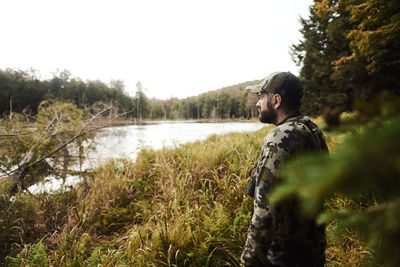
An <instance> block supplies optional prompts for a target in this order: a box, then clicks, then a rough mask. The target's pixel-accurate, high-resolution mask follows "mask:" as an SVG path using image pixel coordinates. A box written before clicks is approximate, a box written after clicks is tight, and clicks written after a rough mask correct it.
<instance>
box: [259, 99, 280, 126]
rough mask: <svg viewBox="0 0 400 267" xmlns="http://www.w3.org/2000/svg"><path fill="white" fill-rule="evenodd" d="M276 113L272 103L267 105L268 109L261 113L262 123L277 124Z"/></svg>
mask: <svg viewBox="0 0 400 267" xmlns="http://www.w3.org/2000/svg"><path fill="white" fill-rule="evenodd" d="M276 117H277V114H276V111H275V110H274V109H273V107H272V104H271V103H270V102H268V103H267V109H266V110H263V111H261V112H260V121H261V122H262V123H273V124H275V122H276Z"/></svg>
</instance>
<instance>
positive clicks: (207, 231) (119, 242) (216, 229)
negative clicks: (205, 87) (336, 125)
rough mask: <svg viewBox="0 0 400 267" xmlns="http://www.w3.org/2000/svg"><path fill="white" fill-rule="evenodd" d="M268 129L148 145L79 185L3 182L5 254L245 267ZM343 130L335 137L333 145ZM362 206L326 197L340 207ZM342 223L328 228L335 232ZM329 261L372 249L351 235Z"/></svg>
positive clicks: (0, 204) (56, 262) (353, 261)
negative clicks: (34, 191)
mask: <svg viewBox="0 0 400 267" xmlns="http://www.w3.org/2000/svg"><path fill="white" fill-rule="evenodd" d="M269 130H270V128H269V127H265V128H263V129H261V130H259V131H256V132H252V133H231V134H228V135H224V136H215V135H214V136H211V137H210V138H208V139H207V140H206V141H203V142H195V143H190V144H185V145H180V146H179V147H176V148H164V149H162V150H158V151H154V150H143V151H141V153H140V154H139V155H138V157H137V160H136V162H134V163H133V162H131V161H128V160H118V161H110V162H108V163H107V164H105V165H103V166H102V167H100V168H98V169H97V170H96V171H95V172H94V173H92V174H90V176H88V177H86V179H85V182H84V183H83V184H82V185H80V186H79V187H76V188H74V189H73V190H71V191H69V192H67V193H60V194H54V195H45V194H42V195H27V194H19V195H17V196H16V197H15V199H14V200H13V202H9V201H8V199H9V196H8V195H7V193H6V192H7V190H6V188H7V184H6V183H5V182H3V181H2V183H1V184H2V187H3V188H2V189H1V190H2V193H1V194H2V195H1V199H0V227H1V236H0V243H1V248H0V251H1V252H0V253H1V255H0V256H1V260H2V261H3V263H4V264H11V266H26V265H28V264H30V265H38V266H49V265H52V266H98V264H102V265H103V266H227V265H228V266H229V265H231V266H238V265H239V256H240V253H241V251H242V247H243V244H244V242H245V238H246V231H247V227H248V224H249V220H250V218H251V214H252V210H253V203H252V199H251V198H250V197H248V196H246V195H245V194H244V190H245V188H246V186H247V178H248V176H247V175H248V172H249V170H250V169H251V167H253V165H254V164H255V163H256V161H257V157H258V154H259V151H260V149H261V145H262V141H263V138H264V137H265V135H266V134H267V133H268V131H269ZM344 136H345V133H339V132H338V133H331V134H329V135H328V138H327V139H328V143H329V146H330V149H331V150H333V151H334V150H335V147H336V146H337V144H339V143H340V142H341V140H342V139H343V137H344ZM349 205H352V206H354V208H358V207H359V205H358V204H357V203H355V202H350V201H346V200H345V199H342V198H340V197H337V198H335V199H331V200H329V201H328V202H327V207H328V208H330V209H340V208H341V207H344V206H346V207H347V206H349ZM334 228H335V224H334V223H332V224H331V225H329V226H328V231H332V230H333V229H334ZM328 245H329V247H328V249H327V253H326V254H327V257H328V265H329V266H339V265H344V266H356V265H359V264H360V262H361V261H362V260H363V259H365V258H368V257H369V255H370V253H371V252H370V251H369V250H368V249H367V248H366V247H365V245H364V244H362V243H360V242H359V241H358V240H357V239H356V238H355V236H354V234H353V233H351V232H349V233H348V235H347V236H346V237H344V238H343V239H341V240H333V239H332V238H331V237H330V235H329V232H328Z"/></svg>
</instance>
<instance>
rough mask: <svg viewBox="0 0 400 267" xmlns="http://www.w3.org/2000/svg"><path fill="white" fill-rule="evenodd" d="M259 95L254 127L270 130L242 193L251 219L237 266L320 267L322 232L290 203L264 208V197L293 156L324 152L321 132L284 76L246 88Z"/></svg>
mask: <svg viewBox="0 0 400 267" xmlns="http://www.w3.org/2000/svg"><path fill="white" fill-rule="evenodd" d="M247 91H248V92H249V93H256V94H259V97H260V99H259V101H258V102H257V104H256V105H257V107H258V111H259V113H260V114H259V117H260V121H261V122H263V123H272V124H274V125H276V127H275V128H274V129H273V130H272V131H271V132H270V133H269V134H268V135H267V137H266V138H265V140H264V144H263V147H262V149H261V154H260V157H259V160H258V164H257V168H256V171H255V173H254V175H253V177H252V182H251V183H250V185H249V187H248V189H247V193H248V194H250V195H251V196H252V197H254V214H253V217H252V219H251V222H250V226H249V229H248V233H247V240H246V244H245V247H244V250H243V253H242V257H241V261H242V263H243V265H244V266H307V267H312V266H324V263H325V256H324V252H325V247H326V240H325V227H324V226H319V225H317V224H316V223H315V218H310V217H307V216H305V215H303V214H302V213H301V209H300V207H299V204H298V201H297V200H296V199H295V198H292V199H289V200H285V201H283V202H280V203H278V204H277V205H270V204H269V202H268V195H269V193H270V192H271V189H273V188H274V187H275V186H276V185H277V184H278V183H279V182H280V181H281V179H282V177H281V176H280V173H279V169H280V167H281V166H282V164H284V162H285V161H286V160H287V159H288V158H291V157H293V156H295V155H298V154H301V153H307V152H313V151H328V148H327V145H326V142H325V140H324V137H323V134H322V132H321V131H320V130H319V129H318V127H317V125H315V124H314V123H313V122H312V121H311V120H310V119H309V118H308V117H306V116H304V115H302V114H301V113H300V111H299V108H300V102H301V97H302V86H301V83H300V81H299V79H298V78H297V77H296V76H294V75H293V74H291V73H290V72H275V73H272V74H271V75H269V76H268V77H267V78H265V79H264V80H263V81H262V82H261V83H260V84H258V85H255V86H248V87H247Z"/></svg>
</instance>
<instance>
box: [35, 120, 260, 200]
mask: <svg viewBox="0 0 400 267" xmlns="http://www.w3.org/2000/svg"><path fill="white" fill-rule="evenodd" d="M264 126H265V124H261V123H259V122H223V123H208V122H207V123H199V122H195V121H160V122H154V124H150V125H129V126H118V127H109V128H104V129H102V130H100V131H99V132H98V133H96V136H95V138H94V141H93V142H94V146H95V150H94V151H91V152H89V153H87V154H86V158H87V159H86V160H85V162H84V165H83V166H82V169H90V168H94V167H96V166H98V165H99V164H101V163H103V162H104V161H105V160H107V159H111V158H122V157H128V158H130V159H132V160H134V159H135V158H136V155H137V153H138V151H139V150H140V149H141V148H143V147H150V148H155V149H160V148H162V147H173V146H178V145H179V144H184V143H187V142H194V141H199V140H205V139H206V138H207V137H209V136H210V135H213V134H217V135H223V134H227V133H230V132H249V131H256V130H259V129H261V128H263V127H264ZM87 145H88V144H87ZM74 169H79V167H78V166H75V168H74ZM80 179H81V178H80V177H79V176H69V177H67V179H66V181H65V184H64V186H72V185H74V184H77V183H79V181H80ZM62 187H63V181H62V180H61V179H56V178H54V177H48V178H47V179H46V183H45V184H37V185H34V186H32V187H30V188H29V190H30V191H32V192H39V191H55V190H59V189H61V188H62Z"/></svg>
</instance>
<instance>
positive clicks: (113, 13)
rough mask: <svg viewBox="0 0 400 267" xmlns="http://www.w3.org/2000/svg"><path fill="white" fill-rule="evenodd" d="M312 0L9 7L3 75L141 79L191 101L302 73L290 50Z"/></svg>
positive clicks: (151, 91)
mask: <svg viewBox="0 0 400 267" xmlns="http://www.w3.org/2000/svg"><path fill="white" fill-rule="evenodd" d="M312 3H313V1H312V0H273V1H272V0H240V1H239V0H130V1H128V0H126V1H123V0H113V1H99V0H93V1H92V0H79V1H78V0H66V1H64V0H63V1H57V0H48V1H45V0H35V1H32V0H24V1H22V0H5V1H2V2H1V12H0V25H1V36H2V38H1V42H0V69H3V70H5V69H6V68H14V69H20V70H27V69H29V68H34V69H37V70H38V71H39V72H40V73H41V74H42V78H48V77H50V76H51V73H53V72H55V71H56V70H57V69H60V70H63V69H67V70H69V71H70V72H71V73H72V75H73V76H74V77H79V78H82V79H83V80H86V79H90V80H96V79H99V80H101V81H103V82H105V83H107V84H108V83H109V82H110V80H111V79H120V80H123V81H124V82H125V85H126V91H127V92H128V93H130V94H132V95H133V94H134V92H135V90H136V82H137V81H141V82H142V84H143V87H144V88H145V89H146V91H145V93H146V95H147V96H149V97H153V96H155V97H157V98H161V99H165V98H169V97H171V96H174V97H179V98H182V97H187V96H192V95H198V94H200V93H203V92H206V91H210V90H216V89H219V88H221V87H224V86H229V85H233V84H237V83H241V82H245V81H249V80H255V79H261V78H263V77H265V76H267V75H268V74H269V73H271V72H274V71H291V72H292V73H295V74H296V75H297V74H298V71H299V68H298V67H297V66H295V64H294V63H293V62H292V60H291V57H290V55H289V47H290V45H291V44H293V43H297V42H298V40H299V39H300V37H301V36H300V33H299V29H300V23H299V17H300V16H303V17H305V16H307V15H308V7H309V6H310V5H311V4H312Z"/></svg>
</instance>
